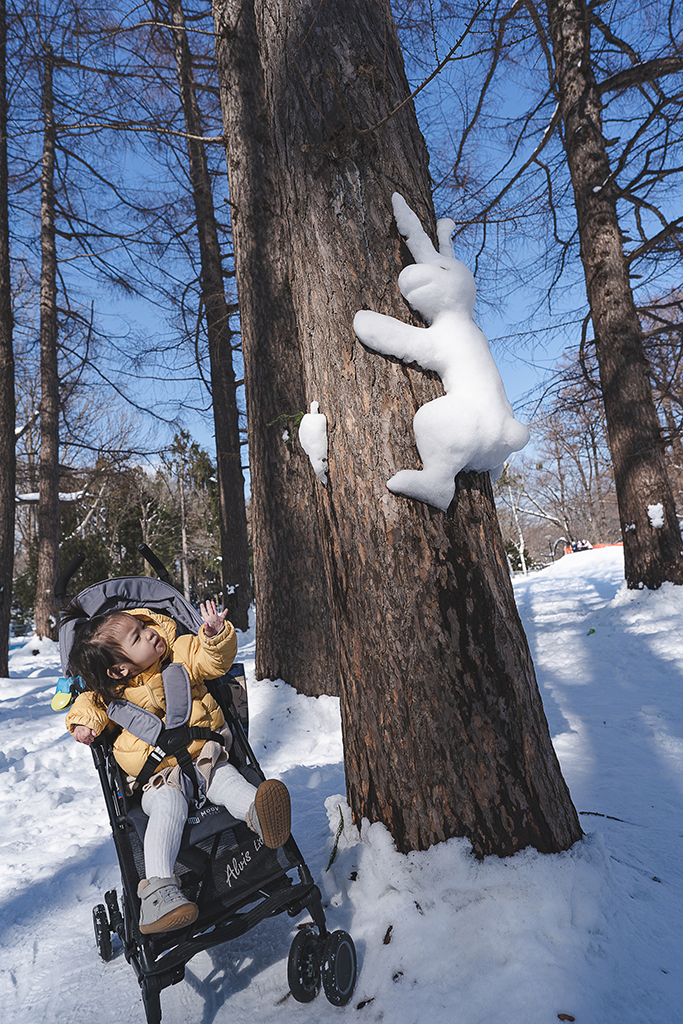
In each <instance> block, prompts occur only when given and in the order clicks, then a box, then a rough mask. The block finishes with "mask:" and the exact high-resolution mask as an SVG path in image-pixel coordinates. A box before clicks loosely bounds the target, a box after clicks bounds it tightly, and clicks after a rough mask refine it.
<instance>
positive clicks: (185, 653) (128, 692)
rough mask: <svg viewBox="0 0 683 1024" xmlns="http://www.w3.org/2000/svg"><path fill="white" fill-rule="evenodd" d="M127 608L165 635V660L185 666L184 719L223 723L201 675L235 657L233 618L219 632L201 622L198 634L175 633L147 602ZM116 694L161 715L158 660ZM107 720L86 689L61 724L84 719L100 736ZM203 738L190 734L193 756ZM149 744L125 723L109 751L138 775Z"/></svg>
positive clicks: (216, 671) (219, 670) (212, 673)
mask: <svg viewBox="0 0 683 1024" xmlns="http://www.w3.org/2000/svg"><path fill="white" fill-rule="evenodd" d="M127 614H129V615H134V616H135V618H136V619H140V621H141V622H144V623H148V624H150V625H151V626H152V627H153V628H154V629H156V630H158V632H159V633H160V634H161V635H162V636H163V637H164V638H165V640H166V642H167V645H168V647H167V651H166V654H165V656H164V661H166V660H168V659H169V656H170V661H171V662H180V663H181V664H182V665H184V666H185V668H186V669H187V671H188V673H189V676H190V683H191V687H192V710H191V712H190V721H189V723H188V724H189V725H196V726H199V727H200V728H207V729H213V730H217V729H220V728H221V726H222V725H224V723H225V719H224V718H223V712H222V711H221V709H220V707H219V706H218V704H217V703H216V701H215V700H214V698H213V697H212V696H211V694H210V693H209V692H208V690H207V689H206V686H205V685H204V680H206V679H216V678H218V676H222V675H223V673H224V672H227V671H228V669H229V668H230V666H231V665H232V663H233V661H234V660H235V655H236V654H237V636H236V635H235V629H234V627H233V626H232V624H231V623H230V622H226V623H225V625H224V626H223V629H222V630H221V632H220V633H219V634H218V635H217V636H213V637H208V636H206V634H205V633H204V627H203V626H202V627H201V629H200V630H199V635H198V636H194V635H192V634H190V635H187V634H186V635H184V636H179V637H176V624H175V622H174V621H173V619H170V618H169V617H168V616H167V615H160V614H159V613H158V612H154V611H150V610H149V609H147V608H135V609H133V610H132V611H130V612H127ZM121 697H122V699H123V700H129V701H131V702H132V703H133V704H137V705H138V707H141V708H144V709H145V710H146V711H151V712H153V713H154V714H155V715H158V717H159V718H162V719H163V717H164V715H165V714H166V704H165V702H164V686H163V682H162V678H161V660H159V661H157V662H155V664H154V665H152V666H151V667H150V668H148V669H146V671H144V672H142V673H141V674H140V675H138V676H135V677H134V678H133V679H131V681H130V683H129V685H128V686H127V687H126V689H125V690H124V691H123V693H122V694H121ZM108 724H109V718H107V714H106V712H105V711H104V709H103V708H101V707H99V706H98V705H97V703H96V702H95V694H94V693H91V692H89V691H87V690H86V691H85V693H81V694H80V695H79V696H78V697H77V698H76V700H75V701H74V702H73V704H72V705H71V707H70V708H69V711H68V714H67V716H66V727H67V729H68V730H69V732H73V730H74V729H75V728H76V726H77V725H85V726H87V727H88V728H89V729H92V730H93V731H94V732H95V733H97V735H98V736H99V734H100V733H101V732H102V730H103V729H105V728H106V726H107V725H108ZM204 743H205V741H204V740H193V741H192V743H191V744H190V746H189V747H188V750H189V752H190V755H191V757H192V759H193V760H194V759H195V758H196V757H197V756H198V755H199V752H200V750H201V749H202V747H203V746H204ZM151 750H152V747H151V746H150V745H149V744H148V743H145V742H144V741H143V740H139V739H138V738H137V736H133V734H132V733H130V732H127V731H126V730H125V729H124V730H122V731H121V732H120V733H119V735H118V736H117V737H116V739H115V740H114V756H115V757H116V760H117V761H118V763H119V764H120V765H121V767H122V768H123V770H124V772H126V774H128V775H133V776H136V775H138V773H139V772H140V771H141V770H142V766H143V765H144V763H145V761H146V760H147V757H148V755H149V753H150V752H151ZM175 763H176V759H175V757H173V756H169V757H167V758H165V759H164V760H163V761H161V762H160V764H159V767H158V768H157V771H161V770H162V769H163V768H168V767H169V766H171V765H174V764H175Z"/></svg>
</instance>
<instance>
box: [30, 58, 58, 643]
mask: <svg viewBox="0 0 683 1024" xmlns="http://www.w3.org/2000/svg"><path fill="white" fill-rule="evenodd" d="M53 70H54V56H53V53H52V47H51V46H49V45H48V46H46V47H45V55H44V62H43V125H44V131H43V162H42V171H41V178H40V197H41V198H40V250H41V255H42V265H41V275H40V386H41V398H40V469H39V484H38V494H39V497H38V579H37V584H36V608H35V619H36V632H37V633H38V635H39V636H41V637H42V636H47V637H50V638H51V639H52V640H56V639H57V632H58V630H57V619H58V611H59V609H58V606H57V601H56V600H55V593H54V585H55V580H56V579H57V573H58V569H59V377H58V368H57V248H56V244H55V186H54V173H55V120H54V103H53V95H52V76H53Z"/></svg>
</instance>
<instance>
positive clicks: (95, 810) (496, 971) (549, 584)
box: [0, 549, 683, 1024]
mask: <svg viewBox="0 0 683 1024" xmlns="http://www.w3.org/2000/svg"><path fill="white" fill-rule="evenodd" d="M621 574H622V564H621V552H620V550H619V549H604V550H598V551H590V552H581V553H577V554H575V555H570V556H567V557H565V558H563V559H562V560H561V561H560V562H558V563H556V564H555V565H554V566H551V567H550V568H548V569H546V570H544V571H543V572H542V573H538V574H535V575H533V576H529V577H528V578H526V579H522V580H519V581H517V582H516V585H515V586H516V593H517V599H518V603H519V607H520V612H521V614H522V618H523V621H524V624H525V628H526V630H527V633H528V636H529V640H530V643H531V647H532V650H533V653H534V658H535V662H536V668H537V673H538V678H539V684H540V687H541V692H542V694H543V698H544V702H545V707H546V713H547V715H548V721H549V723H550V727H551V732H552V735H553V738H554V741H555V745H556V748H557V751H558V754H559V756H560V759H561V762H562V767H563V770H564V773H565V777H566V778H567V781H568V783H569V785H570V788H571V791H572V796H573V798H574V801H575V804H576V806H577V809H578V810H579V811H581V812H584V813H583V814H582V818H581V821H582V824H583V827H584V830H585V831H586V833H587V836H586V838H585V839H584V840H583V841H582V842H581V843H579V844H577V845H576V847H575V848H574V849H573V850H571V851H570V852H568V853H566V854H562V855H557V856H541V855H539V854H536V853H535V852H534V851H525V852H523V853H521V854H519V855H518V856H516V857H514V858H511V859H508V860H499V859H498V858H488V859H487V860H486V861H484V862H483V863H478V862H477V861H475V860H474V859H473V858H472V857H471V855H470V854H469V852H468V844H467V843H466V842H465V841H463V840H451V841H450V842H448V843H444V844H441V845H439V846H437V847H434V848H433V849H431V850H429V851H427V852H426V853H420V854H412V855H410V856H408V857H403V856H400V855H399V854H397V853H396V851H395V850H394V849H393V846H392V843H391V839H390V837H389V835H388V833H387V832H386V830H385V829H384V828H383V827H382V826H381V825H378V824H374V825H370V826H368V825H367V823H366V824H365V825H364V827H363V829H362V834H361V836H360V837H359V835H358V832H357V830H356V829H354V828H353V826H352V825H351V824H350V815H349V812H348V808H347V807H346V804H345V801H344V798H343V795H341V794H343V792H344V779H343V769H342V764H341V737H340V729H339V714H338V705H337V702H336V701H335V700H334V699H333V698H330V697H321V698H318V699H313V698H308V697H303V696H301V695H299V694H297V693H295V692H294V691H293V690H292V689H291V688H290V687H289V686H287V685H286V684H285V683H283V682H281V681H278V682H269V681H260V682H256V681H254V679H253V636H252V634H251V633H250V634H245V635H244V636H243V641H242V645H241V650H240V658H241V659H242V660H243V661H245V662H246V664H247V668H248V670H249V674H250V677H251V678H250V703H251V712H252V739H253V741H254V744H255V747H256V753H257V755H258V757H259V759H260V761H261V764H262V766H263V768H264V770H265V771H266V772H267V773H268V774H270V775H275V776H279V777H281V778H282V779H283V780H284V781H285V782H286V783H287V785H288V786H289V787H290V789H291V791H292V795H293V804H294V832H295V835H296V838H297V841H298V842H299V845H300V846H301V847H302V850H303V853H304V855H305V857H306V858H307V861H308V863H309V865H310V867H311V869H312V871H313V872H314V874H315V875H316V878H317V879H318V881H319V884H320V886H321V888H322V890H323V893H324V896H325V900H326V902H327V903H328V909H327V914H328V920H329V923H330V926H331V927H337V928H346V929H348V930H349V931H350V932H351V933H352V935H353V936H354V939H355V941H356V945H357V948H358V953H359V964H360V971H359V979H358V986H357V990H356V993H355V996H354V998H353V1000H352V1002H351V1003H350V1004H349V1006H347V1007H346V1008H344V1009H339V1008H335V1007H333V1006H331V1005H330V1004H329V1003H327V1002H326V1001H325V999H324V997H323V996H322V995H321V996H320V997H319V998H318V999H317V1000H316V1001H315V1002H314V1003H311V1004H308V1005H301V1004H298V1003H296V1002H295V1001H294V1000H293V999H292V998H291V996H288V994H287V993H288V989H287V982H286V955H287V951H288V947H289V942H290V936H291V934H292V933H293V924H292V922H291V921H290V920H289V919H288V918H286V917H285V918H284V919H283V918H280V919H276V920H273V921H268V922H264V923H262V924H261V925H260V926H259V927H258V928H256V929H255V930H254V931H252V932H251V933H249V934H248V935H246V936H243V937H242V938H241V939H239V940H237V941H236V942H235V943H232V944H231V945H229V946H224V947H221V948H219V949H216V950H211V951H210V952H207V953H202V954H200V955H199V956H197V957H196V958H195V959H194V960H193V961H192V962H191V963H190V965H189V967H188V970H187V974H186V980H185V982H183V983H181V984H180V985H178V986H175V987H174V988H171V989H167V990H165V991H164V992H163V993H162V1008H163V1015H164V1024H180V1022H182V1024H188V1022H197V1024H211V1022H214V1021H215V1022H217V1024H223V1022H228V1021H231V1022H232V1021H236V1020H239V1021H240V1022H243V1024H250V1022H254V1024H256V1022H257V1021H258V1022H261V1021H265V1022H271V1021H275V1020H277V1021H282V1022H283V1024H289V1022H292V1024H294V1022H296V1024H298V1022H302V1024H303V1022H308V1024H322V1022H328V1021H333V1020H338V1019H341V1018H342V1017H346V1018H348V1019H353V1020H359V1021H360V1020H367V1021H380V1020H384V1021H385V1022H388V1024H417V1022H418V1021H419V1022H420V1024H421V1022H423V1021H430V1024H500V1022H503V1021H505V1022H506V1024H546V1022H548V1024H550V1022H552V1021H554V1020H557V1019H558V1014H568V1015H570V1016H572V1017H574V1018H575V1019H576V1021H577V1024H582V1022H585V1024H589V1022H590V1024H677V1022H678V1021H679V1020H680V1019H681V1007H682V1006H683V978H682V976H681V970H680V965H679V961H680V949H681V948H683V894H682V890H683V887H682V884H681V883H682V881H683V877H682V876H683V871H682V869H681V866H680V849H681V843H682V839H683V824H682V819H681V811H682V810H683V700H682V691H683V644H682V643H681V640H682V639H683V637H682V636H681V633H682V629H683V626H682V623H683V615H682V613H683V588H673V587H670V586H667V587H664V588H662V590H661V591H659V592H657V593H649V592H639V593H634V592H628V591H626V590H625V589H624V588H623V586H622V585H621ZM34 649H35V652H36V653H34ZM11 665H12V670H11V674H12V678H11V679H10V680H0V815H1V820H2V832H1V834H0V866H1V867H2V870H1V871H0V915H1V917H0V943H1V944H2V953H1V956H0V979H1V980H0V1006H2V1018H3V1020H14V1021H17V1022H20V1024H77V1022H78V1024H90V1022H98V1024H99V1022H112V1024H128V1022H129V1021H130V1022H139V1024H143V1022H144V1013H143V1010H142V1005H141V1002H140V995H139V991H138V988H137V984H136V982H135V978H134V975H133V971H132V970H131V968H130V967H129V966H128V964H127V963H126V962H125V960H124V959H123V957H122V956H118V957H117V958H115V959H114V960H113V961H112V962H110V963H108V964H105V963H102V961H100V959H99V957H98V955H97V953H96V950H95V946H94V942H93V938H92V934H91V931H92V929H91V908H92V906H93V904H95V903H98V902H100V901H101V899H102V895H103V893H104V891H105V890H106V889H107V888H110V887H112V886H116V885H118V884H119V883H118V867H117V863H116V858H115V854H114V849H113V844H112V842H111V840H110V838H109V829H108V824H107V819H106V814H105V810H104V805H103V802H102V799H101V796H100V793H99V783H98V781H97V778H96V776H95V773H94V771H93V770H92V766H91V758H90V753H89V751H88V750H87V749H86V748H85V747H82V746H79V745H78V744H76V743H74V742H73V740H71V738H70V737H68V736H67V735H66V734H65V733H64V731H63V724H62V723H63V719H62V717H61V716H60V715H56V714H54V713H53V712H52V711H51V709H50V704H49V702H50V697H51V695H52V692H53V690H54V682H55V677H56V676H57V675H58V674H59V667H58V658H57V653H56V648H55V646H54V645H51V644H49V643H45V642H44V643H42V644H40V645H36V644H34V643H33V642H32V641H29V642H28V643H26V642H25V641H24V642H22V645H18V646H17V647H16V648H15V649H14V651H13V654H12V659H11ZM340 814H342V815H343V818H344V822H345V828H344V831H343V834H342V836H341V839H340V842H339V848H338V852H337V856H336V859H335V861H334V863H333V865H332V867H331V868H330V869H329V871H328V870H326V867H327V863H328V861H329V858H330V853H331V850H332V844H333V837H334V833H335V832H336V830H337V826H338V824H339V822H340Z"/></svg>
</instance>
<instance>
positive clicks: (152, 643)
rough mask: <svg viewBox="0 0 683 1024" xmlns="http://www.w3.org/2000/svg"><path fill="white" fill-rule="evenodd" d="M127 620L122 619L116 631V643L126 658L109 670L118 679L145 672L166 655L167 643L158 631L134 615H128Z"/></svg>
mask: <svg viewBox="0 0 683 1024" xmlns="http://www.w3.org/2000/svg"><path fill="white" fill-rule="evenodd" d="M125 619H126V621H124V618H123V617H122V618H121V620H120V622H119V621H117V623H116V630H115V635H116V641H117V643H118V644H119V645H120V647H121V650H122V651H123V653H124V655H125V658H122V659H121V660H120V661H119V662H118V663H117V664H116V665H114V666H113V670H112V669H110V670H109V672H110V675H113V676H115V677H116V678H118V679H127V678H128V677H130V676H136V675H138V674H139V673H140V672H144V671H145V669H148V668H151V666H152V665H153V664H154V662H155V661H158V660H159V659H160V658H163V656H164V654H165V653H166V641H165V640H164V638H163V637H162V636H160V634H159V633H157V631H156V629H152V627H151V626H146V625H144V623H142V622H140V621H139V620H138V619H135V618H133V616H132V615H126V616H125Z"/></svg>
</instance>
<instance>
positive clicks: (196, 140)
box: [167, 0, 252, 630]
mask: <svg viewBox="0 0 683 1024" xmlns="http://www.w3.org/2000/svg"><path fill="white" fill-rule="evenodd" d="M167 3H168V11H169V14H170V20H171V23H172V25H173V44H174V54H175V61H176V68H177V73H178V85H179V90H180V99H181V103H182V107H183V114H184V118H185V128H186V131H187V153H188V158H189V162H190V181H191V186H192V196H193V199H194V207H195V215H196V224H197V236H198V240H199V252H200V260H201V273H202V294H201V302H202V304H203V306H204V309H205V311H206V320H207V332H208V337H209V362H210V367H211V392H212V404H213V420H214V430H215V437H216V461H217V466H218V487H219V494H220V504H221V517H220V523H221V551H222V577H223V601H224V606H225V607H226V608H228V609H229V612H230V620H231V621H232V623H233V624H234V625H235V626H236V627H237V628H238V629H242V630H246V628H247V626H248V610H249V605H250V604H251V599H252V587H251V576H250V571H249V541H248V538H247V516H246V509H245V499H244V477H243V475H242V460H241V448H240V430H239V412H238V409H237V398H236V385H235V372H234V369H233V363H232V339H233V336H234V333H235V332H234V331H232V330H231V329H230V312H231V311H230V310H229V309H228V303H227V301H226V298H225V287H224V276H223V264H222V259H221V250H220V244H219V240H218V227H217V224H216V217H215V214H214V205H213V192H212V187H211V178H210V175H209V168H208V164H207V159H206V152H205V148H204V144H203V142H202V136H203V134H204V132H203V125H202V117H201V113H200V109H199V104H198V102H197V91H196V87H195V79H194V72H193V67H192V54H191V52H190V46H189V42H188V37H187V31H186V27H185V15H184V11H183V6H182V3H181V2H180V0H167Z"/></svg>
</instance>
